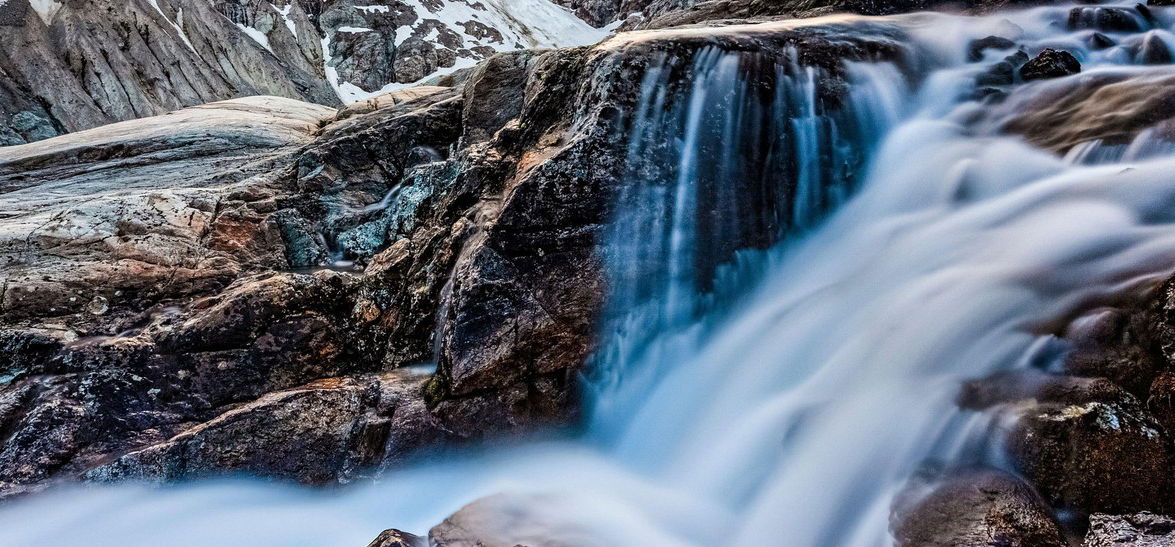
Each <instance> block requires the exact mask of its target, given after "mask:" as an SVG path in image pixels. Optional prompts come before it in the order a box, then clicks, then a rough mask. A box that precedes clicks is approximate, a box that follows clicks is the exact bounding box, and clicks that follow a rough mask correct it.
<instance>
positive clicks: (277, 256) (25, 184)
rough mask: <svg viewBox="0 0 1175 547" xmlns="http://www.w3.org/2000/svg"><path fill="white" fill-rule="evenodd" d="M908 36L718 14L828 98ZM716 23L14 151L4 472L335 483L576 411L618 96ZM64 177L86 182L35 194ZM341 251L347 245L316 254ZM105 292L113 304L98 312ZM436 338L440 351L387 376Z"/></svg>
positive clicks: (618, 129)
mask: <svg viewBox="0 0 1175 547" xmlns="http://www.w3.org/2000/svg"><path fill="white" fill-rule="evenodd" d="M352 11H355V10H352ZM230 15H232V14H230ZM233 16H234V17H235V16H236V15H233ZM258 24H262V23H258ZM263 26H264V25H263ZM278 26H279V27H280V26H282V25H278ZM899 37H900V31H899V30H898V29H897V28H896V27H894V26H893V25H890V24H887V23H880V24H875V23H860V24H857V23H854V24H849V25H833V26H829V27H823V26H820V27H807V28H802V29H796V28H794V27H793V26H791V25H787V24H770V25H764V26H760V27H754V28H751V29H750V30H749V31H746V32H745V33H744V31H740V32H739V33H734V34H729V35H726V36H724V39H725V40H732V41H734V42H737V44H738V47H740V48H743V49H748V50H761V51H762V52H763V56H764V57H763V58H764V59H776V60H778V62H779V64H780V65H782V66H791V65H792V63H793V61H796V62H799V63H801V64H812V65H814V66H817V67H819V68H820V70H822V71H825V72H826V73H827V74H828V77H827V78H826V79H825V80H824V81H823V82H822V86H826V87H827V88H828V89H829V91H828V95H829V97H830V98H831V97H833V96H834V95H835V89H838V88H843V82H841V81H839V78H840V77H842V76H843V74H844V72H843V62H844V61H845V60H863V59H878V58H881V59H890V58H897V56H898V55H900V53H901V51H902V48H901V46H900V43H899V40H898V38H899ZM711 43H712V42H711V41H710V39H709V38H708V37H706V36H704V35H701V34H699V33H696V32H691V33H684V34H681V33H677V32H673V31H671V32H666V33H658V34H655V35H653V36H647V35H646V36H642V37H640V39H639V40H635V41H629V40H627V39H618V41H617V42H616V43H612V44H608V45H605V46H601V47H597V48H580V49H574V50H565V51H552V52H545V53H540V54H534V53H519V54H511V55H503V56H502V57H500V58H496V59H495V60H494V62H492V63H490V64H489V65H487V66H486V67H484V68H483V69H481V70H480V71H479V72H477V73H476V74H475V75H473V76H471V77H470V79H469V80H468V81H467V82H466V84H465V88H463V89H433V90H431V92H429V93H420V94H418V95H417V96H414V97H411V98H405V99H404V100H399V99H395V98H392V99H391V100H380V99H377V100H375V101H372V102H371V103H370V104H366V105H364V106H363V107H361V108H356V109H353V110H350V111H344V112H343V113H336V112H335V111H334V110H333V109H327V108H319V107H314V106H312V105H307V104H305V103H298V102H296V101H288V100H283V99H277V98H255V99H245V100H240V101H233V102H231V103H221V104H219V105H212V106H209V107H200V108H193V109H186V110H181V111H178V112H176V113H173V114H170V115H167V116H162V117H158V118H148V119H144V120H137V121H134V122H126V123H127V124H128V125H119V126H115V127H112V128H104V129H103V130H98V131H96V132H92V133H75V134H72V135H66V136H64V137H57V138H54V139H49V140H47V141H44V142H42V143H38V144H35V145H25V146H18V147H15V148H14V149H10V150H7V149H6V150H5V151H0V186H2V187H3V188H4V189H5V193H4V194H3V197H2V198H0V206H2V207H5V209H4V210H3V212H4V213H5V215H4V216H5V223H4V226H2V227H0V228H2V229H0V251H2V252H3V254H0V258H3V260H5V262H4V264H5V274H6V276H7V275H8V274H10V272H11V277H6V279H7V280H8V283H7V285H6V286H5V289H4V292H3V297H2V298H3V307H2V308H0V318H2V319H3V321H5V322H6V323H5V326H6V327H12V329H6V330H11V331H13V332H12V334H11V335H3V334H2V332H0V343H4V344H6V345H10V346H12V347H17V348H27V349H29V350H33V351H30V352H28V353H26V354H25V357H27V358H25V357H22V358H21V359H12V360H10V362H0V364H2V365H3V366H4V367H5V370H4V371H3V372H2V373H0V374H4V375H5V377H3V378H2V379H0V381H2V382H6V383H3V384H0V397H2V398H3V400H4V403H2V404H0V407H2V408H0V412H3V413H4V415H5V416H7V418H5V421H6V423H12V424H13V425H12V427H11V428H10V429H6V431H9V430H10V431H13V432H14V434H12V435H9V436H7V437H6V438H5V439H4V440H3V443H2V444H0V491H3V492H16V491H24V490H27V489H29V488H38V487H40V485H44V484H47V483H48V481H53V480H71V479H76V478H79V477H82V478H88V479H90V480H115V479H121V478H131V477H134V478H142V479H149V480H174V479H182V478H187V477H195V476H202V475H212V474H217V473H223V472H230V471H237V472H246V473H252V474H260V475H265V476H275V477H285V478H290V479H295V480H299V481H303V482H307V483H312V484H333V483H338V482H346V481H349V480H352V479H354V478H355V477H361V476H364V475H365V474H366V473H373V472H377V471H378V470H379V469H383V468H390V467H394V466H396V465H398V464H399V463H400V462H402V461H403V460H404V459H405V458H408V457H410V456H411V455H413V454H414V453H416V452H417V451H419V450H423V449H428V448H430V447H436V446H438V445H444V444H447V443H450V442H469V441H476V440H479V439H484V438H487V437H491V436H493V435H498V434H502V433H503V432H527V431H532V430H534V429H535V428H538V427H543V426H550V425H562V424H566V423H568V421H569V420H570V419H571V418H572V417H574V416H575V415H576V412H577V410H578V401H577V394H578V393H579V392H580V388H579V386H578V384H577V382H578V379H579V377H580V373H581V369H582V366H583V364H584V362H585V360H586V357H587V355H589V354H590V352H591V351H592V349H593V343H594V333H595V329H596V325H597V323H598V315H599V311H600V308H601V301H602V295H603V294H604V292H605V291H604V274H603V257H602V255H603V253H602V252H601V248H600V240H599V236H600V234H601V233H602V231H603V227H604V226H605V225H606V223H607V220H608V218H609V214H610V211H609V210H610V207H611V204H612V202H613V200H614V199H615V196H616V195H617V194H618V192H619V184H620V180H621V178H622V177H621V176H620V174H621V172H622V170H623V168H624V162H625V158H626V156H625V151H626V147H625V146H624V143H623V142H622V140H623V139H619V138H617V135H623V134H624V132H623V130H622V126H620V125H618V124H619V123H620V122H621V121H622V120H623V116H622V115H621V113H622V112H625V111H627V110H628V109H631V108H632V106H633V105H634V104H635V101H636V100H637V97H638V96H639V81H640V78H639V75H640V74H641V73H642V71H643V70H644V68H645V67H646V66H647V65H648V64H649V63H650V62H651V59H659V58H660V55H661V53H662V52H664V51H666V50H672V51H674V52H675V54H680V55H681V56H682V57H683V58H689V57H690V55H692V53H693V52H695V51H697V50H698V49H700V48H703V47H707V46H708V45H710V44H711ZM796 54H798V57H794V58H793V57H791V56H792V55H796ZM766 72H769V73H770V74H772V75H774V74H775V72H774V70H771V71H766ZM471 89H472V90H474V91H470V90H471ZM467 103H468V104H473V105H474V106H473V107H470V108H467ZM49 181H53V182H55V183H57V184H63V185H66V186H69V187H71V189H72V190H73V191H72V192H71V193H69V194H67V195H54V196H48V197H47V196H46V195H45V194H44V193H43V192H41V193H39V190H41V189H42V186H43V185H44V184H47V183H48V182H49ZM6 200H7V201H6ZM66 210H68V211H69V213H68V214H64V213H62V211H66ZM30 233H31V234H32V235H31V236H30ZM754 243H755V242H751V241H740V242H737V244H738V245H746V246H749V245H752V244H754ZM50 250H52V251H50ZM328 251H329V254H328ZM334 253H341V254H342V255H343V256H342V257H341V258H343V259H345V260H348V261H352V262H354V264H355V267H353V268H350V269H348V271H346V272H335V271H326V270H323V271H315V272H313V273H302V272H305V271H307V270H313V269H314V266H317V265H319V264H321V263H322V261H323V258H324V256H327V257H329V258H330V259H331V260H333V259H334V258H335V257H336V256H337V255H334V256H331V255H332V254H334ZM291 270H297V271H291ZM96 297H101V298H103V299H105V301H106V303H107V305H108V309H107V310H106V311H105V313H102V314H94V313H88V312H87V310H86V308H87V306H88V305H89V304H90V303H93V302H95V301H96ZM97 301H98V302H101V301H100V300H97ZM53 332H60V333H61V334H60V336H58V335H53V334H48V333H53ZM426 362H427V363H433V362H436V363H438V365H437V370H436V374H435V375H431V376H430V375H429V374H423V373H422V374H421V375H419V376H411V377H410V378H405V377H403V376H395V375H403V374H408V370H410V369H405V367H408V366H411V365H417V364H419V363H426ZM412 370H414V369H412ZM389 375H393V376H391V377H390V376H389ZM9 377H11V378H9ZM0 495H3V493H2V492H0Z"/></svg>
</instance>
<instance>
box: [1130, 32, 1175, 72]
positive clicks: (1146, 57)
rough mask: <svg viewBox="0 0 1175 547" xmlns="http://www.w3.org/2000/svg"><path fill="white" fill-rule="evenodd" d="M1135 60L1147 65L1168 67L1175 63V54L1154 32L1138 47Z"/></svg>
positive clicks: (1149, 33)
mask: <svg viewBox="0 0 1175 547" xmlns="http://www.w3.org/2000/svg"><path fill="white" fill-rule="evenodd" d="M1135 59H1136V60H1137V61H1138V62H1139V63H1142V64H1146V65H1167V64H1171V63H1172V62H1173V61H1175V54H1172V53H1171V48H1170V47H1169V46H1168V45H1167V42H1166V41H1164V40H1163V38H1162V37H1160V36H1159V35H1158V34H1156V33H1154V32H1148V33H1147V35H1146V38H1144V39H1143V41H1142V44H1140V45H1139V47H1138V53H1136V54H1135Z"/></svg>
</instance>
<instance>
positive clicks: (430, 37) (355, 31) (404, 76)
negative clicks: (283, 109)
mask: <svg viewBox="0 0 1175 547" xmlns="http://www.w3.org/2000/svg"><path fill="white" fill-rule="evenodd" d="M317 22H318V28H319V32H320V33H321V36H322V38H321V40H322V47H323V50H324V51H325V55H326V57H327V63H326V67H327V69H326V76H327V79H328V80H329V81H330V82H331V85H332V86H334V87H335V89H337V90H338V92H339V96H340V97H342V98H343V100H344V101H345V102H354V101H356V100H362V99H366V98H369V97H371V96H373V95H374V94H378V93H379V92H382V91H389V90H392V89H395V88H398V87H402V85H403V84H411V83H414V82H418V81H421V80H424V79H426V78H429V77H435V76H437V75H443V74H448V73H451V72H453V71H456V70H460V69H467V68H471V67H472V66H474V65H475V64H477V63H478V62H480V61H482V60H485V59H487V58H489V57H490V56H492V55H493V54H495V53H498V52H508V51H516V50H522V49H534V48H550V47H566V46H580V45H588V44H593V43H596V42H598V41H600V40H601V39H603V38H604V37H606V36H607V35H608V32H607V31H600V30H597V29H595V28H592V27H591V26H590V25H589V24H588V23H585V22H584V21H582V20H580V19H579V18H578V17H576V16H575V15H574V14H573V13H571V11H569V10H567V9H564V8H562V7H560V6H557V5H556V4H554V3H551V2H550V1H548V0H511V1H509V2H507V1H505V0H481V1H475V0H434V1H427V2H417V1H414V0H383V1H378V2H371V1H368V0H335V1H331V2H326V3H325V6H324V9H323V10H322V12H321V15H320V16H319V17H318V19H317Z"/></svg>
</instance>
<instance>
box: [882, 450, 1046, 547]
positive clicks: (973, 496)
mask: <svg viewBox="0 0 1175 547" xmlns="http://www.w3.org/2000/svg"><path fill="white" fill-rule="evenodd" d="M894 504H895V505H894V508H893V512H892V513H891V517H890V527H891V531H892V533H893V537H894V540H895V544H896V545H898V546H899V547H989V546H992V545H1000V546H1006V547H1064V546H1065V545H1067V543H1066V542H1065V539H1064V535H1063V533H1062V531H1061V528H1060V526H1058V525H1057V523H1056V521H1055V520H1054V519H1053V517H1052V516H1051V514H1050V512H1049V509H1048V506H1047V505H1046V504H1045V503H1044V501H1043V500H1041V499H1040V497H1039V496H1038V495H1037V494H1036V493H1035V492H1034V491H1033V490H1032V488H1031V487H1030V486H1028V485H1027V484H1024V483H1023V482H1022V481H1020V480H1019V479H1017V478H1016V477H1015V476H1013V475H1010V474H1007V473H1004V472H1001V471H995V470H987V469H981V470H968V471H962V472H958V473H952V474H950V475H949V476H947V477H945V478H942V479H938V480H932V479H931V478H930V477H926V476H919V477H916V478H915V479H913V480H912V481H911V482H910V484H908V485H907V487H906V488H905V489H904V490H903V491H902V492H901V493H900V494H899V495H898V496H897V498H896V499H895V502H894Z"/></svg>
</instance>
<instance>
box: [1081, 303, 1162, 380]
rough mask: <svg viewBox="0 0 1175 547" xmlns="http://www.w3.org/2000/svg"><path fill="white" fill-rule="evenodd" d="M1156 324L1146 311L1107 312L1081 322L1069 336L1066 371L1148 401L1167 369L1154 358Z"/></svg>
mask: <svg viewBox="0 0 1175 547" xmlns="http://www.w3.org/2000/svg"><path fill="white" fill-rule="evenodd" d="M1157 322H1158V317H1156V316H1155V315H1154V314H1153V313H1151V312H1149V310H1147V309H1146V307H1143V308H1141V309H1138V310H1123V309H1113V310H1106V311H1103V312H1100V313H1098V314H1096V315H1093V316H1090V317H1087V318H1084V319H1082V320H1080V321H1079V323H1078V324H1077V325H1075V326H1074V327H1072V328H1070V330H1069V332H1068V333H1067V335H1066V337H1067V338H1068V339H1069V340H1070V342H1071V343H1072V344H1073V351H1072V352H1070V353H1069V355H1068V356H1067V357H1066V358H1065V370H1066V371H1068V372H1069V373H1071V374H1076V375H1081V376H1098V377H1103V378H1108V379H1109V380H1111V381H1113V382H1114V383H1115V384H1117V385H1120V386H1122V387H1124V388H1126V390H1128V391H1130V392H1131V393H1133V394H1135V395H1137V396H1139V397H1145V395H1146V392H1147V390H1148V389H1149V388H1150V385H1151V382H1152V380H1153V379H1154V378H1155V376H1156V375H1157V374H1158V371H1159V370H1160V369H1162V368H1164V366H1165V364H1164V363H1163V362H1162V360H1161V359H1156V358H1155V356H1156V352H1157V350H1156V348H1155V347H1154V345H1155V335H1154V334H1153V332H1152V331H1153V328H1154V326H1155V325H1156V324H1157Z"/></svg>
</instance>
